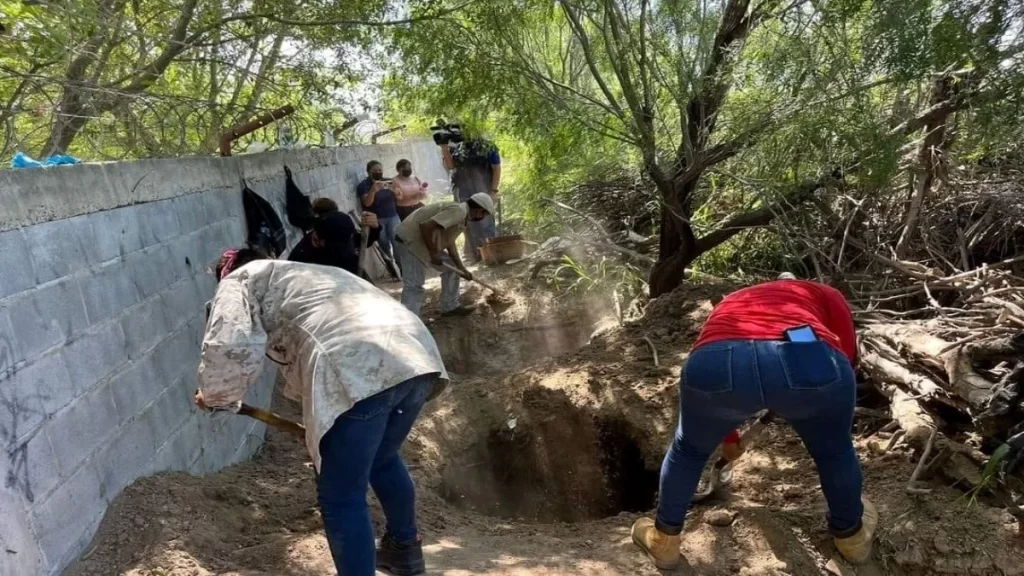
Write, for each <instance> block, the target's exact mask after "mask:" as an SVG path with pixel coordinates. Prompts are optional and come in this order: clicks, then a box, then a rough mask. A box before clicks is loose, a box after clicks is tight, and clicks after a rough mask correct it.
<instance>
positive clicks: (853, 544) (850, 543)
mask: <svg viewBox="0 0 1024 576" xmlns="http://www.w3.org/2000/svg"><path fill="white" fill-rule="evenodd" d="M861 501H862V502H863V503H864V514H863V515H862V516H861V520H860V523H861V525H860V530H858V531H857V533H856V534H854V535H853V536H849V537H847V538H836V539H835V541H836V548H837V549H838V550H839V553H840V554H842V555H843V557H844V558H846V559H847V560H849V561H850V562H852V563H854V564H862V563H864V562H865V561H866V560H867V559H868V557H869V556H871V543H872V538H874V535H875V528H877V527H878V509H877V508H875V505H874V504H872V503H871V501H870V500H868V499H867V498H861Z"/></svg>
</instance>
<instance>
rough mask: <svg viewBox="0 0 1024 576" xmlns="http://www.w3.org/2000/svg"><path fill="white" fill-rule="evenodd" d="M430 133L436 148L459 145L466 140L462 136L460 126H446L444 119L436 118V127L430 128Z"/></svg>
mask: <svg viewBox="0 0 1024 576" xmlns="http://www.w3.org/2000/svg"><path fill="white" fill-rule="evenodd" d="M430 132H431V133H432V134H433V136H434V143H435V144H437V145H438V146H444V145H445V144H459V143H461V142H463V141H464V140H465V139H466V138H465V136H463V134H462V125H461V124H454V123H453V124H448V123H447V122H445V121H444V118H438V119H437V125H435V126H431V127H430Z"/></svg>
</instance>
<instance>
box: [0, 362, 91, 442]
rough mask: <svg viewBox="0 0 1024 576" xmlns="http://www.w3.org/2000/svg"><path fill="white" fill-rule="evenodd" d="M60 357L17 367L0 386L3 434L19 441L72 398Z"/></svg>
mask: <svg viewBox="0 0 1024 576" xmlns="http://www.w3.org/2000/svg"><path fill="white" fill-rule="evenodd" d="M68 379H69V377H68V372H67V369H66V368H65V366H64V362H63V359H62V357H61V355H60V354H58V353H56V352H54V353H52V354H48V355H46V356H43V357H41V358H38V359H36V360H35V361H34V362H32V363H31V364H28V365H25V366H21V367H19V368H18V369H17V370H16V371H15V372H14V373H13V374H12V375H10V376H8V377H7V380H6V381H4V382H3V385H2V386H0V400H2V403H0V421H2V422H3V431H4V435H5V436H7V437H8V438H15V439H18V440H19V441H20V440H22V439H27V438H29V437H30V436H31V435H32V433H33V432H34V431H35V430H36V429H37V428H39V426H40V425H42V423H43V422H44V421H45V420H46V418H48V417H49V416H51V415H52V414H55V413H56V412H57V411H59V410H60V409H61V408H63V407H64V406H66V405H67V404H68V402H70V401H71V399H72V398H73V397H74V390H73V389H72V388H71V385H70V384H69V383H68Z"/></svg>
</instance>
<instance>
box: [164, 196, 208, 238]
mask: <svg viewBox="0 0 1024 576" xmlns="http://www.w3.org/2000/svg"><path fill="white" fill-rule="evenodd" d="M171 205H172V206H173V207H174V211H175V212H177V214H178V231H179V234H188V233H189V232H192V231H193V230H199V229H200V228H202V227H203V226H205V225H206V208H205V207H204V206H203V198H202V194H201V193H196V194H186V195H184V196H178V197H177V198H174V199H173V200H171Z"/></svg>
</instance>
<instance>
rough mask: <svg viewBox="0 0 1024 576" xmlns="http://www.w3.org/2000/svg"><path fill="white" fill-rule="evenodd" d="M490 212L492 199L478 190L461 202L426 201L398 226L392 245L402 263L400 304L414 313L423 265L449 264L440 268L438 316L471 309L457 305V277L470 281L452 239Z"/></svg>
mask: <svg viewBox="0 0 1024 576" xmlns="http://www.w3.org/2000/svg"><path fill="white" fill-rule="evenodd" d="M492 212H494V202H493V201H492V200H491V197H490V195H488V194H486V193H484V192H479V193H477V194H474V195H473V196H472V197H471V198H470V199H469V200H466V201H465V202H438V203H437V204H428V205H426V206H424V207H423V208H420V209H419V210H416V211H415V212H413V213H412V214H411V215H410V216H409V217H408V218H406V219H405V220H404V221H403V222H402V223H401V224H400V225H399V226H398V240H397V242H396V246H397V248H398V252H399V254H401V255H400V256H399V258H398V259H399V261H401V262H402V305H404V306H405V307H406V308H408V309H409V310H411V311H412V312H413V313H414V314H417V315H418V314H419V313H420V309H421V308H422V307H423V296H424V290H423V283H424V282H426V281H427V266H428V265H433V266H435V267H438V268H441V267H442V266H444V264H446V263H450V264H449V266H452V265H453V266H454V268H455V270H451V269H448V268H442V269H441V315H442V316H465V315H467V314H470V313H471V312H472V311H473V309H472V308H470V307H468V306H460V305H459V277H460V276H461V277H463V278H465V279H466V280H472V279H473V275H472V274H470V272H469V270H466V266H465V265H464V264H463V263H462V259H461V258H460V257H459V251H458V248H456V247H455V241H456V240H457V239H458V237H459V235H461V234H462V233H463V232H465V231H466V226H467V225H468V223H469V222H471V221H472V222H479V221H480V220H483V219H484V218H486V217H487V216H488V215H489V214H491V213H492ZM444 252H447V253H448V255H447V256H445V254H444ZM446 261H447V262H446ZM456 270H457V271H458V272H456Z"/></svg>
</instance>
